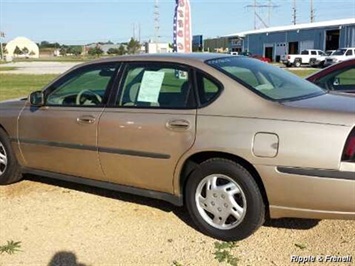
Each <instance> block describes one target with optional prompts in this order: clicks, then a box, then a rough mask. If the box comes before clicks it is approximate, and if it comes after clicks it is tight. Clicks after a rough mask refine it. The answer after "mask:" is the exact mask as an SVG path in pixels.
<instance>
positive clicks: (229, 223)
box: [185, 158, 265, 241]
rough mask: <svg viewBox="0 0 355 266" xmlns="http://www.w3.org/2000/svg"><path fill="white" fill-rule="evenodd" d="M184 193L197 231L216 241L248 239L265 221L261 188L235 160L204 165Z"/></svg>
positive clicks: (192, 176)
mask: <svg viewBox="0 0 355 266" xmlns="http://www.w3.org/2000/svg"><path fill="white" fill-rule="evenodd" d="M213 184H214V185H215V186H213ZM223 186H224V188H223V189H222V187H223ZM208 187H210V189H207V188H208ZM213 187H214V188H213ZM207 191H208V192H207ZM185 193H186V194H185V200H186V202H185V204H186V207H187V209H188V211H189V214H190V216H191V218H192V220H193V221H194V223H195V224H196V226H197V228H198V229H199V230H200V231H201V232H202V233H204V234H206V235H209V236H211V237H214V238H216V239H219V240H222V241H237V240H241V239H245V238H247V237H248V236H250V235H251V234H252V233H254V232H255V231H256V230H257V229H258V228H259V227H260V226H261V225H262V224H263V223H264V221H265V205H264V202H263V198H262V196H261V193H260V190H259V187H258V185H257V184H256V182H255V180H254V178H253V177H252V175H251V174H250V173H249V172H248V171H247V170H246V169H245V168H244V167H242V166H241V165H239V164H237V163H235V162H233V161H230V160H226V159H222V158H214V159H210V160H207V161H205V162H203V163H201V164H200V167H199V168H198V169H196V170H195V171H194V172H193V173H192V174H191V175H190V177H189V179H188V181H187V184H186V189H185ZM198 199H200V200H198Z"/></svg>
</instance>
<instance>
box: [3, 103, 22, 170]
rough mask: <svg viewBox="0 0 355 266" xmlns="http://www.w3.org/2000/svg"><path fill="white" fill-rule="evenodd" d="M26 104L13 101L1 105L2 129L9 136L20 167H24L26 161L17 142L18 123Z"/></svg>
mask: <svg viewBox="0 0 355 266" xmlns="http://www.w3.org/2000/svg"><path fill="white" fill-rule="evenodd" d="M25 103H26V101H25V100H11V101H5V102H2V103H1V105H0V127H2V128H3V129H4V130H5V131H6V133H7V134H8V136H9V138H10V140H11V144H12V148H13V150H14V152H15V155H16V158H17V160H18V162H19V163H20V165H24V160H23V157H22V154H21V151H20V149H19V145H18V142H17V121H18V116H19V114H20V112H21V110H22V108H23V106H24V105H25Z"/></svg>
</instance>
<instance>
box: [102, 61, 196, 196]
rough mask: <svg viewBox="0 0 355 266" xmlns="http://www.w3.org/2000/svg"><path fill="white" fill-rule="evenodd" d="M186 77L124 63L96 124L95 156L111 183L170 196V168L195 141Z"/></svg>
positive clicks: (156, 66) (170, 68) (177, 69)
mask: <svg viewBox="0 0 355 266" xmlns="http://www.w3.org/2000/svg"><path fill="white" fill-rule="evenodd" d="M191 77H192V75H191V72H190V71H189V69H188V68H186V67H183V66H179V65H177V64H167V63H161V62H160V63H145V64H137V63H130V64H128V65H127V66H126V69H125V71H124V75H123V80H122V82H121V86H120V93H119V95H118V96H117V100H116V102H115V103H113V106H111V107H110V108H107V109H106V110H105V112H104V114H103V115H102V117H101V119H100V123H99V141H98V146H99V154H100V161H101V165H102V167H103V170H104V173H105V174H106V176H107V178H108V179H109V180H110V181H111V182H114V183H119V184H123V185H127V186H133V187H138V188H145V189H149V190H155V191H160V192H168V193H171V192H172V191H173V176H174V171H175V170H176V169H175V167H176V165H177V162H178V160H179V159H180V158H181V156H182V155H183V154H184V153H185V152H186V151H187V150H188V149H189V148H190V147H191V146H192V145H193V143H194V140H195V128H196V126H195V120H196V106H195V94H194V89H193V83H192V80H191Z"/></svg>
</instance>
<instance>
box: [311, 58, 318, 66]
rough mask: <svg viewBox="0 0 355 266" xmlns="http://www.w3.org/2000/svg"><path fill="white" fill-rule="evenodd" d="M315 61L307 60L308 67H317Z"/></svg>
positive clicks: (312, 59)
mask: <svg viewBox="0 0 355 266" xmlns="http://www.w3.org/2000/svg"><path fill="white" fill-rule="evenodd" d="M316 62H317V60H316V59H315V58H311V59H310V60H309V65H310V66H311V67H317V63H316Z"/></svg>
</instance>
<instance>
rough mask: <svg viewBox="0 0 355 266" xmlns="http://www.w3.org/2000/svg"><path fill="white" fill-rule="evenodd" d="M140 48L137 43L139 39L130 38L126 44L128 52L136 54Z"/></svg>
mask: <svg viewBox="0 0 355 266" xmlns="http://www.w3.org/2000/svg"><path fill="white" fill-rule="evenodd" d="M140 49H141V44H140V43H139V41H137V40H135V39H133V38H131V40H130V41H129V42H128V44H127V52H128V53H129V54H136V53H138V52H139V51H140Z"/></svg>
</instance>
